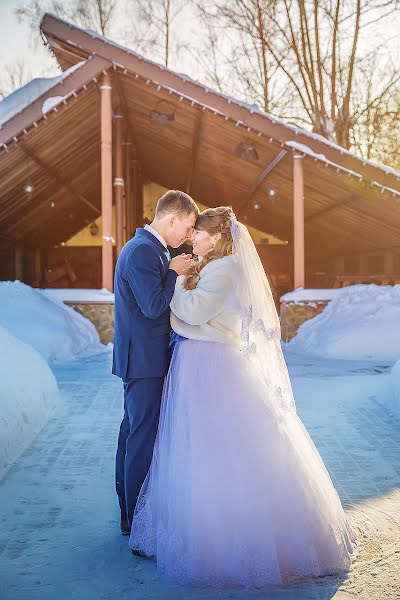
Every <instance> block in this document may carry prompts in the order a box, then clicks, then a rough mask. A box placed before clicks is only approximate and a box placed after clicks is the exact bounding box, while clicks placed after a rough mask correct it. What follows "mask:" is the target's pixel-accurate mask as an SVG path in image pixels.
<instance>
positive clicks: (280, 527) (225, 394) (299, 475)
mask: <svg viewBox="0 0 400 600" xmlns="http://www.w3.org/2000/svg"><path fill="white" fill-rule="evenodd" d="M193 251H194V253H195V254H196V255H197V256H198V261H194V262H193V264H192V266H191V268H190V270H189V272H188V273H187V275H181V276H179V277H178V279H177V282H176V288H175V293H174V296H173V299H172V302H171V325H172V329H173V335H172V340H171V345H172V347H173V354H172V359H171V365H170V369H169V373H168V375H167V378H166V381H165V385H164V390H163V397H162V401H161V414H160V422H159V427H158V433H157V438H156V442H155V446H154V453H153V459H152V463H151V467H150V470H149V472H148V474H147V477H146V480H145V481H144V483H143V486H142V489H141V492H140V496H139V499H138V502H137V504H136V508H135V514H134V518H133V524H132V530H131V536H130V540H129V545H130V547H131V548H132V549H133V550H134V551H135V553H138V554H142V555H146V556H152V557H156V561H157V568H158V570H159V572H160V573H163V574H164V575H165V576H166V577H167V578H169V579H171V580H173V581H175V582H178V583H182V584H192V585H196V586H215V587H239V586H244V587H245V588H247V589H250V588H257V587H258V588H260V587H264V586H266V585H268V584H280V583H284V582H288V581H293V580H294V579H297V578H298V577H302V576H321V575H324V574H333V573H337V572H339V571H343V570H347V569H348V567H349V565H350V554H351V552H352V549H353V541H354V540H353V536H352V532H351V530H350V528H349V525H348V523H347V521H346V516H345V513H344V510H343V508H342V505H341V503H340V499H339V496H338V494H337V492H336V490H335V488H334V487H333V484H332V481H331V479H330V477H329V474H328V472H327V470H326V468H325V466H324V464H323V462H322V460H321V457H320V455H319V453H318V451H317V449H316V447H315V446H314V444H313V442H312V440H311V438H310V436H309V435H308V433H307V430H306V429H305V427H304V425H303V423H302V422H301V420H300V419H299V417H298V415H297V413H296V409H295V404H294V400H293V394H292V389H291V385H290V380H289V376H288V372H287V367H286V364H285V361H284V358H283V355H282V350H281V345H280V324H279V318H278V315H277V312H276V309H275V304H274V301H273V297H272V294H271V290H270V286H269V283H268V279H267V277H266V275H265V272H264V269H263V267H262V264H261V261H260V259H259V256H258V254H257V251H256V248H255V246H254V244H253V242H252V239H251V237H250V234H249V232H248V230H247V228H246V227H245V226H244V225H243V224H242V223H240V222H238V221H237V220H236V217H235V215H234V214H233V212H232V209H231V208H230V207H224V206H222V207H218V208H212V209H207V210H205V211H203V212H202V213H201V214H200V215H199V217H198V219H197V221H196V226H195V231H194V234H193Z"/></svg>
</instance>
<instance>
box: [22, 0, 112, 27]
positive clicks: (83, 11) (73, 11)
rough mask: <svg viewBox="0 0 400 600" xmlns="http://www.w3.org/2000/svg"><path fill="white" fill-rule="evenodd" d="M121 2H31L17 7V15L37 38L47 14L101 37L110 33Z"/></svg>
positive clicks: (106, 0)
mask: <svg viewBox="0 0 400 600" xmlns="http://www.w3.org/2000/svg"><path fill="white" fill-rule="evenodd" d="M118 1H119V0H69V2H62V1H61V0H31V1H30V2H28V3H26V4H21V5H20V6H18V7H17V9H16V11H15V14H16V15H17V17H18V19H19V20H20V21H23V22H25V23H27V24H28V25H29V27H30V28H31V29H32V31H33V33H34V35H35V36H38V35H39V34H40V29H39V24H40V21H41V19H42V17H43V15H44V13H45V12H51V13H52V14H54V15H56V16H57V17H60V18H61V19H66V20H70V21H73V22H74V23H76V24H77V25H80V26H81V27H84V28H86V29H92V30H94V31H96V32H97V33H100V34H101V35H108V34H109V33H110V29H111V24H112V19H113V16H114V13H115V10H116V6H117V3H118Z"/></svg>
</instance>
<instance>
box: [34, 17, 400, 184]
mask: <svg viewBox="0 0 400 600" xmlns="http://www.w3.org/2000/svg"><path fill="white" fill-rule="evenodd" d="M40 27H41V30H42V32H43V33H44V35H45V36H46V38H47V39H48V41H49V43H50V45H54V44H55V43H59V44H61V46H62V47H63V48H69V49H72V48H74V47H77V48H79V50H80V51H82V50H84V51H86V53H87V56H89V55H92V54H95V55H96V56H100V57H102V58H104V59H106V60H109V61H114V62H115V63H118V64H119V65H121V67H122V68H125V69H126V70H127V72H130V73H134V74H137V75H138V76H139V77H141V78H142V79H144V80H145V81H146V80H149V81H151V82H154V83H155V84H156V85H160V86H163V87H164V88H165V89H168V90H174V91H176V92H177V94H182V95H184V96H185V97H186V98H190V99H193V100H195V101H197V102H199V103H200V104H202V105H203V106H206V107H211V108H212V109H215V110H217V111H219V112H221V113H222V114H224V115H226V116H227V117H229V118H230V119H232V120H234V121H236V122H240V123H243V124H244V126H245V127H251V128H252V129H254V130H255V131H260V132H261V133H263V134H264V135H266V136H267V137H271V139H273V140H274V143H276V144H277V145H278V144H279V143H281V142H287V141H292V140H293V138H294V137H295V138H296V140H297V141H298V142H299V143H302V144H305V145H307V146H308V147H309V148H311V149H312V150H313V151H314V152H316V153H318V154H324V155H325V156H326V158H327V159H328V160H330V161H332V162H334V163H336V164H338V165H340V166H343V167H345V168H348V169H351V170H353V171H356V172H357V173H361V174H362V175H363V177H364V178H367V179H368V180H369V181H377V182H379V183H382V184H383V185H387V186H389V187H393V188H394V189H398V181H397V177H396V175H395V174H394V173H391V172H385V171H384V170H383V169H379V168H377V167H375V166H374V165H372V164H370V163H368V162H366V161H363V159H362V158H358V157H356V156H354V155H352V154H350V153H348V152H347V151H346V150H344V149H342V148H340V147H335V146H334V145H332V144H329V143H326V142H324V140H323V138H322V136H319V137H316V136H315V135H314V136H313V135H310V134H309V133H308V132H306V131H304V132H303V131H302V130H294V129H293V127H290V126H288V125H286V124H285V123H282V122H281V121H279V120H275V119H274V118H273V117H271V116H269V115H267V114H265V113H262V112H261V111H257V110H252V108H251V107H247V106H245V105H242V104H241V103H239V102H236V101H235V100H231V99H229V98H227V97H226V96H224V95H222V94H220V93H218V92H215V91H213V90H210V89H208V88H206V87H205V86H203V85H201V84H200V83H198V82H196V81H193V80H192V79H189V78H183V77H182V76H180V75H179V74H178V73H175V72H173V71H170V70H169V69H166V68H165V67H164V66H161V65H157V64H155V63H152V62H150V61H147V60H143V58H142V57H140V56H138V55H136V54H134V53H133V52H131V51H130V50H129V49H128V48H123V47H120V46H116V45H115V44H112V43H111V42H109V41H108V40H107V39H103V38H100V37H94V36H92V35H91V34H90V33H89V32H87V31H85V30H83V29H80V28H79V27H76V26H73V25H71V24H70V23H65V22H63V21H61V20H60V19H58V18H57V17H54V16H52V15H50V14H46V15H45V16H44V17H43V19H42V22H41V24H40ZM77 60H78V59H77Z"/></svg>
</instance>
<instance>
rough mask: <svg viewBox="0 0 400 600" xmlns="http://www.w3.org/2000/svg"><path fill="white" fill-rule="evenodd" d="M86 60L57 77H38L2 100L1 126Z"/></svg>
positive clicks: (0, 107)
mask: <svg viewBox="0 0 400 600" xmlns="http://www.w3.org/2000/svg"><path fill="white" fill-rule="evenodd" d="M84 63H85V61H82V62H79V63H77V64H76V65H73V66H72V67H71V68H70V69H67V71H64V73H61V75H56V76H55V77H46V78H36V79H32V81H30V82H29V83H27V84H26V85H24V86H22V87H21V88H19V89H18V90H15V92H12V93H11V94H10V95H9V96H7V97H6V98H4V99H3V100H2V101H1V102H0V127H1V126H2V125H4V123H7V121H10V119H12V118H13V117H15V116H16V115H17V114H18V113H20V112H22V111H23V110H24V109H25V108H26V107H27V106H29V105H30V104H32V102H34V101H35V100H37V99H38V98H40V96H43V94H46V92H48V91H49V90H51V89H52V88H53V87H54V86H56V85H57V84H59V83H61V82H62V81H63V80H64V79H65V78H66V77H68V76H69V75H71V73H73V72H74V71H76V69H79V67H81V66H82V65H83V64H84Z"/></svg>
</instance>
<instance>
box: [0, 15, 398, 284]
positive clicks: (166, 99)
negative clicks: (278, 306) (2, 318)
mask: <svg viewBox="0 0 400 600" xmlns="http://www.w3.org/2000/svg"><path fill="white" fill-rule="evenodd" d="M41 31H42V34H43V36H44V37H45V39H46V40H47V43H48V46H49V48H50V49H51V51H52V52H53V53H54V55H55V56H56V58H57V60H58V62H59V64H60V66H61V68H62V70H63V71H64V74H63V75H62V76H60V77H57V78H54V79H53V80H51V82H50V83H49V84H48V85H47V86H46V87H45V88H44V89H43V90H41V92H40V93H39V94H38V95H37V96H36V97H35V98H34V99H33V100H32V101H29V102H28V103H26V104H24V105H23V106H18V108H17V110H16V111H14V112H13V111H12V110H11V112H10V115H9V116H8V118H6V120H5V121H3V123H2V125H1V127H0V256H1V257H2V260H3V268H2V271H1V272H0V277H2V278H3V279H5V278H11V277H12V276H14V277H18V276H19V278H22V266H21V265H22V261H23V256H24V253H26V252H29V253H30V256H33V257H34V260H33V262H34V264H35V265H36V269H37V271H38V272H40V270H41V268H42V266H43V251H44V249H45V248H52V247H54V246H59V245H60V244H64V243H65V241H66V240H68V239H69V238H70V237H71V236H73V235H74V234H76V233H77V232H78V231H80V230H81V229H82V228H83V227H85V226H86V225H87V224H88V223H91V222H93V221H94V220H95V219H97V218H98V217H99V216H101V227H102V231H101V239H102V242H101V257H102V259H101V264H102V267H101V268H102V271H101V273H102V275H101V285H102V287H104V288H107V289H109V290H112V289H113V265H114V262H115V258H116V256H117V255H118V252H119V251H120V249H121V247H122V245H123V244H124V243H125V242H126V240H127V239H129V237H130V236H131V235H132V233H133V232H134V230H135V228H136V227H137V226H141V225H142V224H143V219H144V198H143V189H144V187H143V184H144V183H145V182H155V183H156V184H158V185H160V186H163V187H164V188H175V189H182V190H186V191H187V192H188V193H190V194H191V195H192V196H193V197H194V199H195V200H197V201H199V202H200V203H202V204H203V205H206V206H216V205H220V204H231V205H232V206H233V208H234V210H235V213H236V215H237V217H238V218H239V219H240V220H242V221H244V222H245V223H247V224H248V225H249V226H250V227H253V228H255V230H257V231H258V232H259V234H260V235H259V241H262V236H263V234H265V236H266V237H264V248H261V244H260V253H261V256H262V258H263V259H265V264H266V265H267V266H269V267H270V268H271V270H272V271H273V265H272V266H271V264H270V263H269V262H268V260H269V258H268V257H271V256H276V257H277V261H278V262H279V261H281V262H280V263H279V264H282V258H283V262H284V264H285V267H284V268H285V269H286V271H287V274H288V276H289V279H290V284H289V285H288V289H293V288H297V287H305V286H306V284H307V285H308V286H309V287H310V285H311V286H315V285H316V284H319V286H320V287H324V286H325V285H332V283H333V282H332V283H330V280H329V281H328V280H326V279H324V274H325V276H327V275H329V277H331V278H332V277H333V276H334V274H342V275H345V274H346V271H350V272H354V273H361V274H364V275H366V276H372V275H375V274H376V273H382V274H387V275H391V274H395V273H396V272H398V273H399V272H400V216H399V212H400V186H399V181H400V174H398V173H395V172H394V171H393V170H392V169H390V168H387V167H384V166H382V165H379V164H376V163H372V162H370V161H367V160H364V159H362V158H360V157H357V156H355V155H354V154H351V153H350V152H348V151H346V150H344V149H343V148H340V147H338V146H336V145H334V144H332V143H330V142H328V141H327V140H325V139H324V138H322V137H321V136H318V135H315V134H311V133H310V132H307V131H305V130H301V129H297V128H295V127H292V126H289V125H286V124H283V123H281V122H279V121H277V120H275V119H273V118H272V117H271V116H270V115H267V114H265V113H263V112H261V111H260V110H259V109H258V108H257V107H256V106H250V105H247V104H244V103H241V102H239V101H237V100H235V99H233V98H229V97H226V96H224V95H222V94H220V93H217V92H215V91H213V90H211V89H209V88H207V87H205V86H204V85H202V84H200V83H198V82H197V81H193V80H192V79H190V78H189V77H187V76H185V75H182V74H178V73H175V72H173V71H171V70H168V69H166V68H165V67H163V66H161V65H158V64H155V63H153V62H151V61H149V60H147V59H145V58H144V57H142V56H139V55H138V54H136V53H135V52H133V51H132V50H130V49H128V48H124V47H122V46H119V45H117V44H115V43H113V42H112V41H110V40H108V39H106V38H104V37H101V36H99V35H97V34H95V33H93V32H89V31H85V30H83V29H80V28H79V27H76V26H75V25H72V24H70V23H67V22H65V21H62V20H60V19H58V18H56V17H54V16H52V15H49V14H46V15H45V16H44V18H43V20H42V23H41ZM10 98H11V97H10ZM0 108H1V103H0ZM113 206H114V209H113ZM113 210H114V211H115V224H114V228H113ZM114 231H115V234H114ZM268 236H269V237H268ZM114 238H115V239H114ZM271 239H274V240H276V245H275V246H274V245H273V244H272V245H271V244H269V245H267V244H266V242H268V240H269V241H271ZM280 269H281V270H282V267H280ZM11 271H13V272H11ZM318 276H320V279H318Z"/></svg>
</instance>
